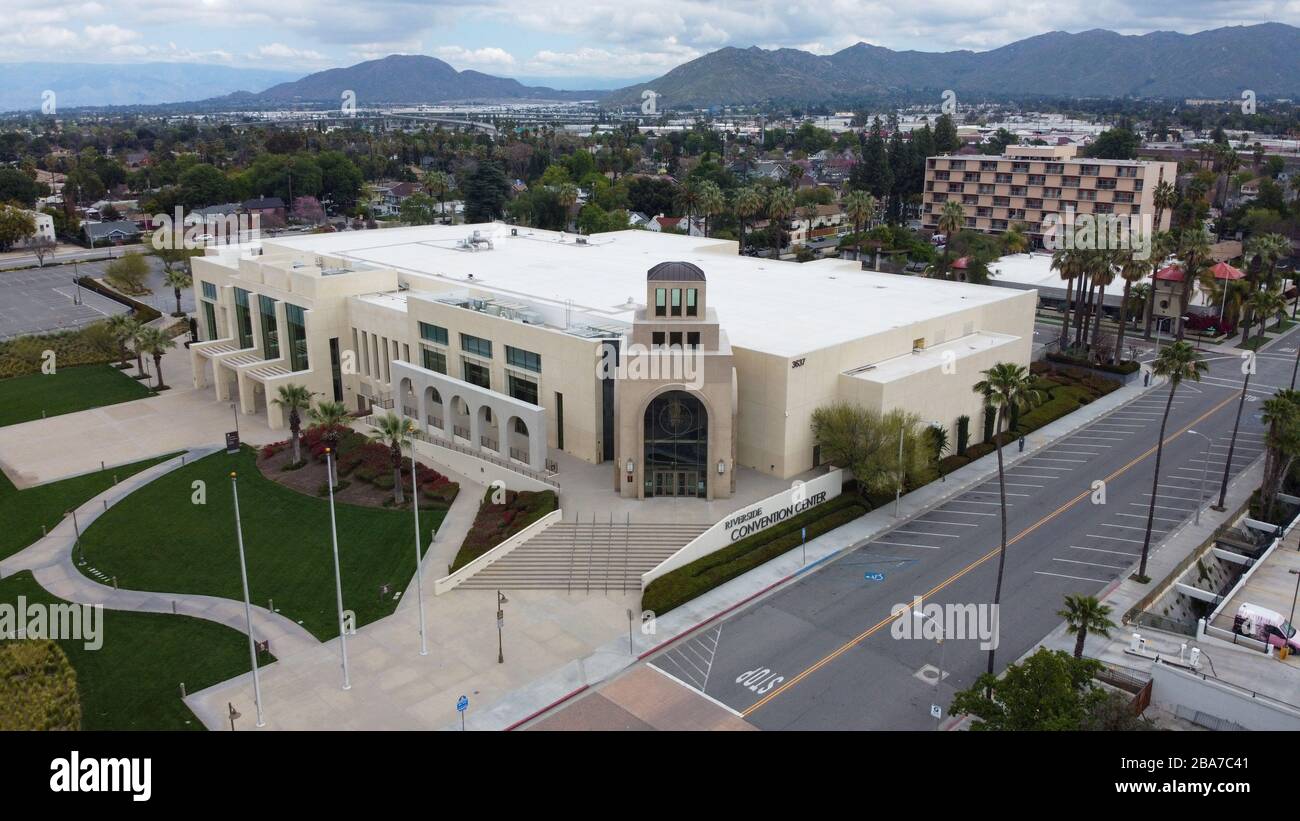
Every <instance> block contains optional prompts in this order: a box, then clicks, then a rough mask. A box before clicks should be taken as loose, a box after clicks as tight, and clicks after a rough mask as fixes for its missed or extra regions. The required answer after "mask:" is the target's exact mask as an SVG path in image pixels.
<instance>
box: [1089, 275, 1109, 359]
mask: <svg viewBox="0 0 1300 821" xmlns="http://www.w3.org/2000/svg"><path fill="white" fill-rule="evenodd" d="M1096 310H1097V318H1096V320H1095V324H1094V325H1093V326H1092V349H1093V350H1094V351H1095V350H1097V346H1098V344H1100V343H1101V320H1102V319H1103V318H1104V317H1105V316H1106V286H1105V285H1104V284H1101V283H1098V284H1097V306H1096Z"/></svg>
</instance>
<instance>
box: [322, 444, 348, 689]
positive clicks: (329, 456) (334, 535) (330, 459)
mask: <svg viewBox="0 0 1300 821" xmlns="http://www.w3.org/2000/svg"><path fill="white" fill-rule="evenodd" d="M331 450H332V449H331V448H325V470H326V471H327V472H326V474H325V475H326V476H333V475H334V454H333V453H332V452H331ZM326 484H328V485H329V489H330V538H331V539H332V540H333V543H334V594H335V598H336V601H337V603H338V609H339V649H340V650H341V651H342V653H343V689H344V690H351V689H352V682H351V681H350V680H349V679H348V636H347V631H346V630H345V629H344V626H343V577H342V576H341V575H340V574H339V530H338V525H337V524H336V523H335V521H334V483H333V482H326Z"/></svg>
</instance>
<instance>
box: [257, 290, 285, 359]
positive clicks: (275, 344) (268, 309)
mask: <svg viewBox="0 0 1300 821" xmlns="http://www.w3.org/2000/svg"><path fill="white" fill-rule="evenodd" d="M257 309H258V310H257V314H258V317H259V318H260V319H261V320H262V345H263V347H265V348H266V355H265V357H264V358H266V359H279V358H280V334H279V328H277V327H276V324H275V300H274V299H271V298H270V297H269V296H263V295H261V294H258V296H257Z"/></svg>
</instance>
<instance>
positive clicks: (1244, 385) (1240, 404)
mask: <svg viewBox="0 0 1300 821" xmlns="http://www.w3.org/2000/svg"><path fill="white" fill-rule="evenodd" d="M1253 364H1254V363H1253V360H1252V361H1248V362H1247V364H1246V365H1245V366H1244V370H1245V371H1246V373H1245V374H1244V375H1243V377H1242V380H1241V399H1239V400H1237V417H1236V418H1235V419H1234V420H1233V422H1232V438H1231V439H1229V440H1228V459H1227V461H1225V462H1224V463H1223V484H1222V485H1221V486H1220V487H1219V504H1218V505H1216V507H1217V508H1218V509H1220V510H1222V509H1223V506H1224V502H1226V501H1227V498H1228V474H1230V473H1231V472H1232V455H1233V454H1234V453H1235V452H1236V450H1237V431H1238V430H1239V429H1240V428H1241V411H1242V409H1243V408H1244V407H1246V391H1247V390H1248V389H1249V388H1250V372H1251V370H1253ZM1205 458H1207V459H1208V458H1210V457H1209V455H1208V454H1207V455H1206V457H1205Z"/></svg>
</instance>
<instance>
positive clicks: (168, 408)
mask: <svg viewBox="0 0 1300 821" xmlns="http://www.w3.org/2000/svg"><path fill="white" fill-rule="evenodd" d="M162 364H163V381H164V383H165V384H167V385H168V386H169V387H170V390H166V391H163V392H162V393H161V394H159V395H158V396H151V397H148V398H147V399H137V400H135V401H132V402H122V403H119V404H116V405H107V406H105V407H102V408H91V409H90V410H84V411H78V412H76V413H67V414H63V415H62V416H52V417H50V418H48V419H34V420H32V421H30V422H22V423H20V424H17V425H7V426H4V427H0V470H4V472H5V473H6V474H7V475H8V476H9V478H10V480H11V481H13V483H14V485H15V486H17V487H18V488H19V489H22V488H26V487H31V486H33V485H40V484H45V483H46V482H53V481H57V480H59V479H64V478H67V477H69V476H76V475H78V474H82V473H86V472H89V471H91V470H99V466H100V461H101V460H102V461H103V462H105V463H107V464H110V465H121V464H126V463H128V462H136V461H139V460H141V459H148V458H150V457H153V456H159V455H161V454H164V453H175V452H178V451H183V450H190V449H192V448H204V447H215V446H218V445H220V444H222V443H223V442H224V441H225V434H226V431H229V430H233V429H234V427H235V425H236V424H238V425H239V433H240V438H241V439H242V440H243V441H244V442H247V443H249V444H259V445H260V444H265V443H268V442H277V441H281V440H283V439H286V438H287V437H288V433H287V432H286V431H272V430H271V429H270V428H269V427H267V425H266V421H265V419H264V418H263V417H262V416H261V415H258V416H247V415H244V414H240V416H239V420H238V422H237V423H236V421H235V413H234V410H232V408H231V405H230V403H228V402H218V401H216V398H215V396H216V395H215V393H213V389H212V388H211V387H209V388H207V389H204V390H195V389H194V387H193V384H194V383H193V380H192V379H191V377H190V361H189V351H187V350H186V349H185V347H184V346H183V345H182V344H181V343H179V342H178V343H177V347H176V348H175V349H173V350H170V351H168V352H167V353H166V354H164V355H163V359H162ZM148 367H149V370H150V372H151V373H152V372H153V362H152V360H151V361H150V362H149V364H148ZM129 373H134V369H132V371H130V372H129ZM148 384H150V385H152V384H154V381H153V380H152V379H150V380H149V383H148Z"/></svg>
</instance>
